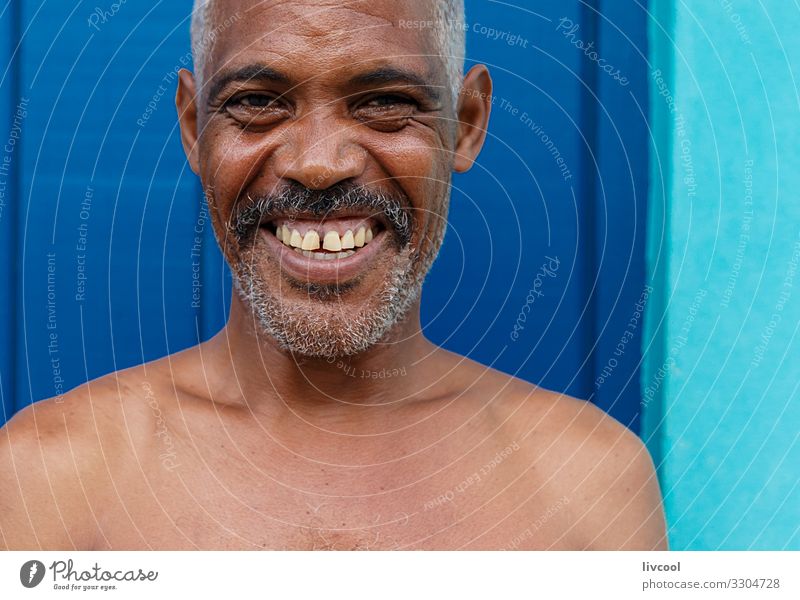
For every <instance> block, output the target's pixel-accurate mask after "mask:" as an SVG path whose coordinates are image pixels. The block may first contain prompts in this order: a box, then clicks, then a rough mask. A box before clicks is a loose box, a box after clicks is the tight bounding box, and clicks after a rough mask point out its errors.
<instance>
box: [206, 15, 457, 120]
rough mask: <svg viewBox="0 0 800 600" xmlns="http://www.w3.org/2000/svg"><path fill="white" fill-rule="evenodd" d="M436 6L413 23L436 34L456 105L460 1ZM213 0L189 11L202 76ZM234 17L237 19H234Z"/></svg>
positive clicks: (210, 36)
mask: <svg viewBox="0 0 800 600" xmlns="http://www.w3.org/2000/svg"><path fill="white" fill-rule="evenodd" d="M434 1H435V2H436V9H435V13H434V18H433V21H432V22H425V21H421V22H416V21H415V22H414V24H415V26H418V27H430V28H431V29H432V30H433V32H434V35H435V36H436V52H437V53H438V54H439V56H441V58H442V60H443V61H444V65H445V69H446V75H447V84H448V87H449V88H450V92H451V94H452V100H453V104H454V105H457V103H458V97H459V94H460V93H461V84H462V81H463V77H464V55H465V53H466V26H465V19H466V18H465V14H464V0H434ZM215 5H216V0H194V9H193V11H192V55H193V58H194V69H195V74H196V76H198V77H199V78H200V79H202V78H203V69H204V68H205V62H206V53H207V52H208V50H209V48H210V47H211V46H212V45H213V43H214V40H215V39H216V37H217V35H218V29H219V28H220V26H217V27H215V28H214V29H209V23H211V21H212V20H213V14H212V11H213V9H214V6H215ZM234 20H238V19H234Z"/></svg>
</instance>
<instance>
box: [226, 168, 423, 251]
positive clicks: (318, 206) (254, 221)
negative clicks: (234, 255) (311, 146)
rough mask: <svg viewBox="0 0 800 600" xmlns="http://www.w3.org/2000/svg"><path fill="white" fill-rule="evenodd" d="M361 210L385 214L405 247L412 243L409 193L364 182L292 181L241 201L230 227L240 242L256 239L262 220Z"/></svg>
mask: <svg viewBox="0 0 800 600" xmlns="http://www.w3.org/2000/svg"><path fill="white" fill-rule="evenodd" d="M351 210H358V211H364V212H368V213H369V214H370V216H373V217H376V216H378V215H382V216H383V217H384V219H385V221H386V222H387V223H388V224H389V227H390V229H391V230H392V231H393V232H394V233H395V235H396V237H397V240H398V241H399V242H400V245H401V247H404V246H407V245H408V244H410V243H411V235H412V229H413V224H412V223H413V221H412V219H411V209H410V203H409V202H408V199H407V198H406V197H405V196H402V195H395V194H390V193H386V192H382V191H378V190H373V189H370V188H368V187H366V186H363V185H353V184H337V185H335V186H332V187H329V188H326V189H324V190H311V189H309V188H306V187H305V186H303V185H300V184H290V185H287V186H286V187H285V188H283V189H282V190H280V191H279V192H276V193H274V194H268V195H265V196H260V197H257V198H252V197H250V195H249V194H248V195H247V196H246V201H245V202H238V203H237V205H236V207H235V208H234V212H233V214H232V216H231V220H230V225H229V229H230V232H231V233H232V235H233V236H234V237H235V238H236V239H237V240H238V242H239V244H240V245H246V244H248V243H252V242H253V240H254V239H255V234H256V232H257V231H258V228H259V227H260V226H261V224H262V223H264V222H266V221H270V220H273V219H276V218H279V217H287V218H290V219H291V218H301V217H308V216H312V217H319V218H326V217H330V216H335V215H336V213H337V212H340V211H351Z"/></svg>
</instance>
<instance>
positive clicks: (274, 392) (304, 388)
mask: <svg viewBox="0 0 800 600" xmlns="http://www.w3.org/2000/svg"><path fill="white" fill-rule="evenodd" d="M437 350H438V349H437V348H436V346H434V345H433V344H431V343H430V342H428V341H427V340H426V339H425V338H424V336H423V334H422V331H421V327H420V320H419V301H417V303H416V304H415V305H414V306H413V307H412V308H411V310H409V313H408V315H407V316H406V318H405V319H404V320H403V321H401V322H400V323H398V324H396V325H395V327H394V328H393V329H392V330H391V331H390V332H389V334H387V336H385V338H384V339H383V340H381V341H380V342H378V343H377V344H375V345H374V346H373V347H372V348H370V349H369V350H367V351H366V352H363V353H362V354H359V355H356V356H350V357H341V358H309V357H305V356H298V355H294V354H292V353H290V352H288V351H286V350H284V349H282V348H281V347H280V346H279V345H278V344H277V342H276V341H275V340H274V339H273V338H272V337H271V336H269V335H268V334H266V333H265V332H263V331H261V330H260V329H259V327H258V323H257V321H256V320H255V319H254V318H253V315H252V313H251V311H250V310H249V309H248V308H247V306H246V305H245V304H243V302H242V301H241V300H240V299H239V297H238V296H237V295H236V294H235V293H234V295H233V301H232V304H231V314H230V318H229V320H228V323H227V325H226V327H225V328H224V329H223V330H222V331H221V332H220V333H219V334H218V335H217V336H216V337H215V338H214V339H212V340H211V341H210V342H208V344H207V349H206V350H205V352H206V355H207V356H208V357H209V359H210V360H212V361H213V364H214V367H212V368H213V371H215V375H217V377H215V379H216V380H217V381H218V385H217V386H214V387H216V388H217V389H218V391H219V393H218V394H217V396H218V397H223V398H225V399H226V402H225V403H230V404H239V405H242V406H247V407H248V408H249V409H250V410H253V411H254V412H259V413H267V414H273V415H274V414H276V413H277V414H280V413H285V412H287V411H301V412H303V413H313V414H325V413H327V412H329V411H330V412H332V413H335V414H337V415H341V413H342V412H347V411H348V408H353V409H358V408H361V407H364V406H375V405H382V404H387V405H395V404H398V403H402V402H403V401H404V400H409V399H410V398H411V395H412V393H413V389H412V388H419V389H421V388H422V385H421V383H422V381H424V380H425V379H426V377H424V375H423V373H422V370H423V369H424V366H423V365H424V364H425V361H423V360H422V359H423V358H425V357H426V356H431V355H432V354H434V353H436V352H437ZM206 367H207V368H208V362H206Z"/></svg>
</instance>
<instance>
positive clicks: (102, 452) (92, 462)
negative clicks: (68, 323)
mask: <svg viewBox="0 0 800 600" xmlns="http://www.w3.org/2000/svg"><path fill="white" fill-rule="evenodd" d="M157 370H158V368H156V371H157ZM151 379H152V377H150V378H149V377H147V376H146V375H145V369H144V367H137V368H134V369H129V370H126V371H120V372H117V373H114V374H111V375H108V376H106V377H103V378H100V379H98V380H95V381H92V382H90V383H87V384H85V385H83V386H81V387H79V388H76V389H75V390H72V391H71V392H69V393H68V394H66V395H65V396H63V397H61V398H59V399H50V400H45V401H42V402H37V403H35V404H33V405H31V406H29V407H27V408H25V409H24V410H22V411H20V412H19V413H18V414H17V415H15V416H14V418H13V419H11V421H9V423H8V424H7V425H6V426H5V427H4V428H3V429H1V430H0V489H2V490H3V492H2V494H0V547H4V548H7V549H33V548H36V549H38V548H42V549H88V548H91V547H93V546H94V543H95V541H96V540H95V535H96V534H97V531H98V527H99V521H100V520H101V518H102V514H101V513H102V511H103V505H104V500H105V498H104V494H106V492H107V490H108V489H109V488H110V487H111V486H110V481H111V477H112V475H111V474H113V473H116V474H119V473H124V472H125V468H126V462H128V461H130V460H134V459H135V460H142V458H143V455H144V456H146V453H147V449H146V447H145V448H142V447H141V444H138V443H137V440H142V439H148V436H146V435H142V434H143V433H144V432H145V431H147V430H149V429H152V428H153V427H154V417H153V412H152V410H149V407H148V395H149V394H150V393H152V389H153V386H154V385H156V386H157V385H159V384H157V383H151ZM149 437H152V436H149Z"/></svg>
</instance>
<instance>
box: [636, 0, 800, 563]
mask: <svg viewBox="0 0 800 600" xmlns="http://www.w3.org/2000/svg"><path fill="white" fill-rule="evenodd" d="M798 30H800V9H798V7H797V5H796V4H794V3H789V2H781V1H778V0H774V1H769V2H756V1H743V2H737V3H735V4H733V3H730V2H691V3H683V2H678V3H674V2H672V1H667V0H656V1H655V2H653V17H652V19H651V24H650V32H651V43H652V45H653V52H652V71H651V98H652V100H651V120H652V123H653V128H654V151H653V152H652V153H651V154H652V159H651V162H652V167H651V205H650V234H649V249H648V261H649V265H648V267H649V270H650V280H651V282H652V285H653V286H654V288H655V290H656V295H657V296H658V298H659V299H658V301H657V302H655V303H652V304H651V305H650V307H649V311H648V316H647V334H646V336H645V342H644V344H645V351H646V368H645V369H644V372H643V378H642V388H643V396H644V402H645V404H646V406H647V409H646V410H647V414H646V418H645V423H644V427H645V432H644V435H645V438H646V439H648V440H649V443H650V446H651V448H652V450H653V452H654V454H655V456H656V458H657V462H658V464H659V473H660V477H661V481H662V487H663V491H664V493H665V502H666V509H667V517H668V521H669V525H670V538H671V542H672V547H673V548H675V549H710V550H715V549H782V548H792V549H795V550H797V549H800V486H798V465H800V443H799V442H798V435H799V433H798V432H799V431H800V427H798V424H800V395H798V386H800V370H798V362H800V360H799V359H800V340H798V336H797V333H798V326H799V324H800V202H798V200H797V197H796V193H797V190H798V189H800V169H799V168H798V163H799V162H800V144H798V142H799V141H800V139H799V138H800V134H799V133H798V131H799V129H798V123H800V97H799V96H798V88H797V81H800V36H798V35H797V31H798Z"/></svg>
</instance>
